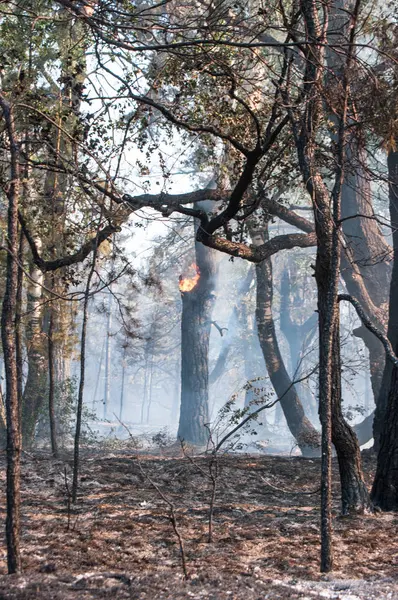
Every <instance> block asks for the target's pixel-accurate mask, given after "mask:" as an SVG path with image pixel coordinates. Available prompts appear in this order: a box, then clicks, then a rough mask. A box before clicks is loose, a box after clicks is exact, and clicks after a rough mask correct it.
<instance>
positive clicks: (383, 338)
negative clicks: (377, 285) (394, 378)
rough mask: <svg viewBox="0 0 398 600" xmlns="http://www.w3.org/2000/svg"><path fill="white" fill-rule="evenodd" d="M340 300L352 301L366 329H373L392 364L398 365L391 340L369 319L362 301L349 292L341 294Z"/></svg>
mask: <svg viewBox="0 0 398 600" xmlns="http://www.w3.org/2000/svg"><path fill="white" fill-rule="evenodd" d="M338 300H339V302H341V301H342V300H346V301H347V302H350V303H351V304H352V305H353V307H354V308H355V310H356V311H357V315H358V317H359V318H360V319H361V321H362V323H363V325H364V326H365V327H366V329H369V331H371V332H372V333H373V334H374V335H375V336H376V337H377V338H378V339H379V340H380V341H381V343H382V344H383V346H384V349H385V351H386V355H387V358H388V359H389V360H390V361H391V362H392V364H393V365H394V366H395V367H398V358H397V356H396V354H395V353H394V350H393V348H392V346H391V342H390V340H389V339H388V337H387V336H386V335H384V333H383V332H382V331H380V329H378V327H376V326H375V325H374V324H373V323H372V321H371V320H370V319H369V317H368V316H367V314H366V313H365V311H364V310H363V308H362V306H361V305H360V303H359V302H358V300H357V299H356V298H354V297H353V296H350V295H349V294H339V296H338Z"/></svg>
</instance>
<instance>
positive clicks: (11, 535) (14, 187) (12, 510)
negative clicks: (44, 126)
mask: <svg viewBox="0 0 398 600" xmlns="http://www.w3.org/2000/svg"><path fill="white" fill-rule="evenodd" d="M0 107H1V109H2V111H3V118H4V121H5V125H6V130H7V135H8V140H9V143H10V155H11V173H10V185H9V190H8V192H7V197H8V210H7V238H8V239H7V247H8V253H7V267H6V281H5V293H4V298H3V307H2V313H1V339H2V343H3V353H4V365H5V375H6V412H7V484H6V486H7V487H6V490H7V492H6V493H7V516H6V541H7V565H8V572H9V573H19V572H20V571H21V553H20V528H21V523H20V501H21V497H20V480H21V462H20V461H21V442H22V440H21V422H20V398H19V397H18V367H17V357H16V339H15V328H14V325H15V323H14V320H15V316H16V307H17V285H18V265H17V262H16V260H15V258H16V257H17V255H18V204H19V196H20V171H19V152H18V144H17V141H16V138H15V126H14V117H13V114H12V112H11V109H10V106H9V105H8V103H7V102H6V101H5V100H4V98H3V96H2V95H0Z"/></svg>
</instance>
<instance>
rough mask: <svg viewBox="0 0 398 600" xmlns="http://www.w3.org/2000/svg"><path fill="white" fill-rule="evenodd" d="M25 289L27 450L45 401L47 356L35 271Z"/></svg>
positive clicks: (39, 277) (24, 431)
mask: <svg viewBox="0 0 398 600" xmlns="http://www.w3.org/2000/svg"><path fill="white" fill-rule="evenodd" d="M30 277H31V278H30V280H29V284H28V289H27V312H28V314H29V319H28V322H27V324H26V339H27V358H28V375H27V379H26V384H25V389H24V394H23V403H22V438H23V443H24V445H25V446H27V447H29V446H31V445H32V443H33V441H34V434H35V429H36V425H37V421H38V418H39V415H40V411H41V409H42V407H43V405H44V400H45V398H46V397H47V387H48V386H47V383H48V353H47V340H46V337H47V336H46V334H45V333H44V330H43V309H42V295H43V293H42V284H43V273H42V272H41V271H40V270H39V269H38V268H36V267H34V266H33V267H31V269H30Z"/></svg>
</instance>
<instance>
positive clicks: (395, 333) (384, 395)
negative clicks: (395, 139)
mask: <svg viewBox="0 0 398 600" xmlns="http://www.w3.org/2000/svg"><path fill="white" fill-rule="evenodd" d="M387 164H388V178H389V182H390V184H389V200H390V221H391V224H392V239H393V252H394V261H393V269H392V276H391V284H390V304H389V314H388V330H387V335H388V339H389V340H390V342H391V345H392V347H393V348H394V350H395V352H396V351H397V346H398V310H397V306H398V228H397V223H398V152H392V151H391V152H390V153H389V154H388V159H387ZM393 371H394V368H393V365H392V363H391V361H389V360H387V361H386V366H385V369H384V373H383V378H382V382H381V386H380V393H379V397H378V401H377V405H376V410H375V418H374V423H373V437H374V448H375V451H376V452H378V451H379V449H380V439H381V436H382V432H383V427H384V421H385V415H386V410H387V406H388V403H389V394H390V389H391V390H392V388H393V381H394V378H395V376H394V374H393Z"/></svg>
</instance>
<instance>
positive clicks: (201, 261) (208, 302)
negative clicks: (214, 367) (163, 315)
mask: <svg viewBox="0 0 398 600" xmlns="http://www.w3.org/2000/svg"><path fill="white" fill-rule="evenodd" d="M195 254H196V265H197V267H198V269H199V273H200V278H199V281H198V283H197V284H196V286H195V287H194V288H193V289H192V290H191V291H187V292H181V302H182V314H181V406H180V420H179V426H178V432H177V438H178V439H182V440H185V441H186V442H190V443H193V444H198V445H205V444H206V443H207V441H208V433H207V430H206V427H205V424H207V423H208V422H209V407H208V395H209V342H210V330H211V321H212V313H213V307H214V304H215V299H216V298H215V294H214V289H215V273H216V268H215V261H214V251H213V250H211V249H210V248H207V247H206V246H204V245H202V244H200V243H199V242H196V241H195Z"/></svg>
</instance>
